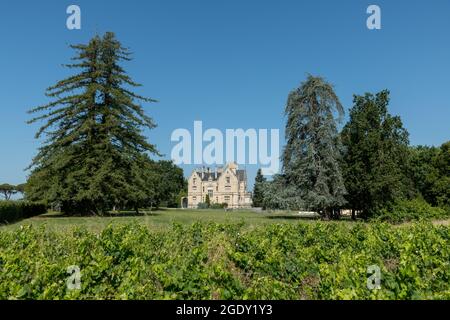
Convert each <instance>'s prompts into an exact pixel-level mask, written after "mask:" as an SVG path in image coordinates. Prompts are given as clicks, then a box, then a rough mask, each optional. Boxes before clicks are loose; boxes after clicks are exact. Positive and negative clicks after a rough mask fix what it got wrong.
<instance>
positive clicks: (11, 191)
mask: <svg viewBox="0 0 450 320" xmlns="http://www.w3.org/2000/svg"><path fill="white" fill-rule="evenodd" d="M24 189H25V184H24V183H22V184H19V185H12V184H9V183H2V184H0V195H1V196H3V198H4V199H5V200H10V199H11V197H12V196H13V195H15V194H16V193H18V192H19V193H24Z"/></svg>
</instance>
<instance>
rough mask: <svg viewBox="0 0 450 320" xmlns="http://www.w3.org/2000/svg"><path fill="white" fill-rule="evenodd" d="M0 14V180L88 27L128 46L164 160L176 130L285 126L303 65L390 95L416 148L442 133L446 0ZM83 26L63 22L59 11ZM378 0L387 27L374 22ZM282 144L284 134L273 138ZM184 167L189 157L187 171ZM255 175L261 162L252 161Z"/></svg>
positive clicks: (179, 4)
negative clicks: (371, 26)
mask: <svg viewBox="0 0 450 320" xmlns="http://www.w3.org/2000/svg"><path fill="white" fill-rule="evenodd" d="M2 4H3V5H2V9H1V10H0V39H1V44H2V50H1V51H0V88H1V89H0V97H1V100H0V101H1V103H0V110H1V115H0V130H1V137H2V138H1V140H0V141H1V142H0V145H1V148H0V150H1V156H0V182H9V183H21V182H23V181H25V178H26V175H27V172H25V171H24V169H25V168H26V167H27V166H28V165H29V163H30V161H31V159H32V157H33V156H34V155H35V154H36V149H37V147H38V146H39V141H36V140H35V139H34V133H35V132H36V129H37V127H38V125H26V124H25V121H26V120H27V119H29V115H28V114H26V110H28V109H30V108H31V107H34V106H37V105H41V104H44V103H45V102H47V101H48V100H47V98H46V97H45V95H44V91H45V88H47V87H48V86H50V85H52V84H54V83H55V81H57V80H59V79H62V78H64V77H66V76H68V75H69V74H70V71H69V70H66V69H64V68H63V67H62V66H61V64H63V63H66V62H68V61H69V59H70V57H71V56H72V54H73V52H72V51H71V50H70V49H69V48H68V45H69V44H73V43H85V42H87V41H88V40H89V39H90V38H91V37H92V36H93V35H94V34H95V33H103V32H106V31H113V32H115V33H116V35H117V37H118V38H119V40H121V41H122V43H123V44H124V45H125V46H128V47H130V48H131V50H132V51H133V52H134V60H133V61H132V62H129V63H127V64H126V65H125V68H126V70H128V72H129V74H130V75H131V76H132V77H133V78H134V80H135V81H137V82H140V83H142V84H143V87H142V88H139V93H141V94H143V95H146V96H149V97H152V98H155V99H157V100H159V102H158V103H155V104H149V105H146V106H145V108H146V110H147V113H148V114H149V115H150V116H152V117H153V118H154V119H155V121H156V122H157V124H158V127H157V128H156V129H154V130H152V131H150V132H146V135H148V137H149V140H150V141H151V142H153V143H156V145H157V146H158V148H159V150H160V151H161V152H162V153H163V154H165V155H166V158H168V157H169V156H170V151H171V149H172V147H173V146H174V143H173V142H171V141H170V135H171V133H172V131H173V130H174V129H176V128H187V129H190V130H192V128H193V122H194V120H202V121H203V126H204V127H205V128H218V129H221V130H225V129H226V128H244V129H247V128H255V129H260V128H268V129H270V128H279V129H280V133H283V131H284V120H285V119H284V117H283V108H284V104H285V102H286V98H287V95H288V93H289V92H290V91H291V90H292V89H294V88H295V87H297V86H298V85H299V84H300V82H301V81H302V80H304V78H305V76H306V73H311V74H314V75H321V76H324V77H325V78H326V79H327V80H329V81H330V82H331V83H333V84H334V85H335V89H336V92H337V94H338V96H339V97H340V99H341V101H342V103H343V104H344V106H345V108H346V110H348V109H349V108H350V107H351V105H352V95H353V94H355V93H356V94H363V93H364V92H368V91H369V92H376V91H379V90H382V89H385V88H387V89H389V90H390V91H391V104H390V112H391V113H393V114H395V115H400V116H401V118H402V120H403V123H404V126H405V127H406V128H407V129H408V131H409V133H410V140H411V144H414V145H417V144H426V145H440V144H441V143H443V142H444V141H446V140H448V139H449V138H450V125H449V123H450V121H449V120H450V97H449V95H448V93H449V92H450V81H449V80H450V79H449V75H450V40H449V31H450V1H447V0H434V1H361V0H359V1H356V0H353V1H349V0H345V1H344V0H342V1H331V0H329V1H317V0H315V1H312V0H309V1H300V0H296V1H286V0H285V1H275V0H270V1H261V0H260V1H256V0H247V1H242V0H241V1H237V0H236V1H235V0H228V1H217V0H209V1H206V0H201V1H200V0H190V1H186V0H184V1H181V0H179V1H172V0H164V1H162V0H161V1H139V0H135V1H132V0H128V1H99V0H96V1H92V0H90V1H76V0H73V1H32V2H31V1H20V0H18V1H8V2H4V3H2ZM70 4H77V5H79V6H80V7H81V10H82V29H81V30H68V29H67V28H66V19H67V16H68V15H67V14H66V8H67V7H68V6H69V5H70ZM370 4H377V5H379V6H380V7H381V12H382V29H381V30H368V29H367V27H366V19H367V17H368V15H367V14H366V9H367V7H368V6H369V5H370ZM281 144H282V145H283V144H284V138H283V136H282V137H281ZM183 168H184V169H185V171H186V172H185V174H188V173H190V170H191V169H192V166H184V167H183ZM247 169H248V170H249V180H250V181H249V182H250V184H252V183H253V179H254V175H255V172H256V169H257V166H250V165H249V166H247Z"/></svg>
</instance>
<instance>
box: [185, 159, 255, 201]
mask: <svg viewBox="0 0 450 320" xmlns="http://www.w3.org/2000/svg"><path fill="white" fill-rule="evenodd" d="M206 195H209V200H210V202H211V204H213V203H218V204H223V203H226V204H227V208H232V209H238V208H250V207H251V206H252V196H251V193H250V192H248V191H247V172H246V171H245V170H240V169H239V168H238V166H237V164H235V163H229V164H227V165H226V166H225V167H216V168H214V170H212V169H211V168H205V167H202V168H198V169H195V170H194V171H193V172H192V174H191V176H190V177H189V179H188V196H187V203H184V205H183V207H188V208H197V206H198V204H199V203H202V202H203V203H204V202H206Z"/></svg>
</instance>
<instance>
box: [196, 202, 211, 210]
mask: <svg viewBox="0 0 450 320" xmlns="http://www.w3.org/2000/svg"><path fill="white" fill-rule="evenodd" d="M208 208H209V206H208V204H207V203H205V202H200V203H199V204H198V205H197V209H208Z"/></svg>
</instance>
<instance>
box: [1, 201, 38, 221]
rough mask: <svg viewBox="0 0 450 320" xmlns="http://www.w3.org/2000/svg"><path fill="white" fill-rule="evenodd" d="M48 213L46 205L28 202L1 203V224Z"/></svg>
mask: <svg viewBox="0 0 450 320" xmlns="http://www.w3.org/2000/svg"><path fill="white" fill-rule="evenodd" d="M45 212H47V208H46V206H45V205H44V204H40V203H32V202H27V201H0V224H4V223H12V222H15V221H18V220H22V219H26V218H30V217H33V216H38V215H40V214H43V213H45Z"/></svg>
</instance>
